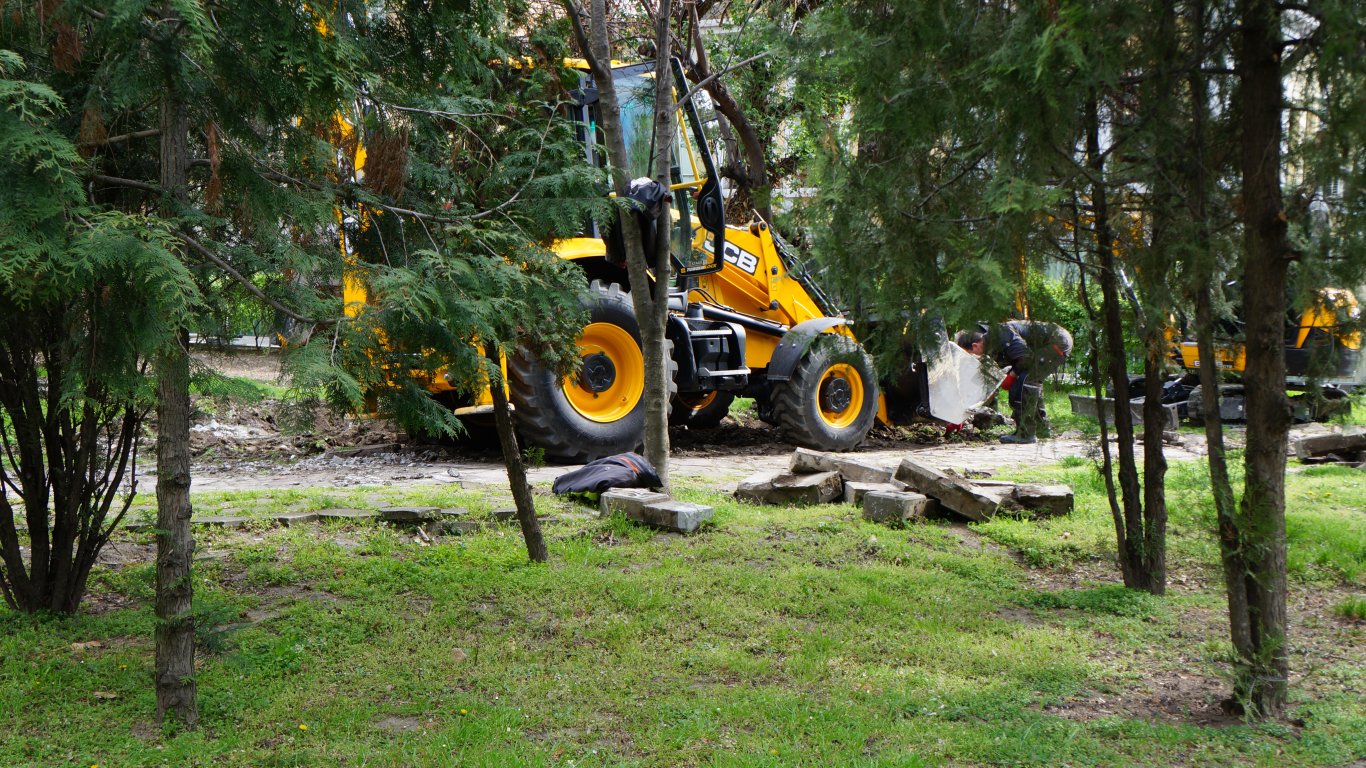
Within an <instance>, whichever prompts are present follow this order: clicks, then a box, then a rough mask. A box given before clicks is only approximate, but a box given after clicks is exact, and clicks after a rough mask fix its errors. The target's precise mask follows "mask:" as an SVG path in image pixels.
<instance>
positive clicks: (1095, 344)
mask: <svg viewBox="0 0 1366 768" xmlns="http://www.w3.org/2000/svg"><path fill="white" fill-rule="evenodd" d="M1072 231H1073V232H1077V233H1080V232H1081V222H1080V221H1078V222H1077V226H1076V227H1074V228H1073V230H1072ZM1077 237H1080V235H1079V234H1078V235H1077ZM1078 274H1079V275H1080V279H1079V280H1078V284H1077V292H1078V294H1079V295H1080V296H1081V306H1082V308H1083V309H1085V310H1086V319H1087V320H1088V321H1089V322H1090V323H1091V327H1092V328H1096V327H1097V326H1098V325H1099V324H1098V323H1097V322H1096V321H1097V317H1096V308H1095V306H1094V305H1093V304H1092V303H1091V294H1090V292H1089V291H1088V289H1087V287H1086V267H1085V266H1084V265H1083V266H1082V268H1081V269H1080V270H1079V272H1078ZM1090 337H1091V338H1090V343H1089V346H1090V348H1091V355H1090V368H1091V387H1092V389H1093V390H1094V391H1093V396H1094V398H1095V403H1096V413H1102V414H1103V413H1105V378H1104V377H1103V376H1101V374H1100V359H1101V353H1100V342H1099V341H1098V337H1097V335H1096V334H1095V333H1094V332H1093V333H1091V334H1090ZM1099 423H1100V459H1101V463H1100V476H1101V479H1103V480H1104V481H1105V500H1106V502H1107V503H1109V505H1110V519H1111V521H1113V522H1114V525H1115V551H1116V552H1117V553H1118V560H1119V570H1120V574H1121V575H1122V576H1123V577H1124V583H1125V584H1128V583H1129V578H1130V577H1129V559H1128V558H1126V557H1124V552H1125V550H1126V549H1127V548H1128V543H1127V542H1126V541H1125V528H1124V512H1123V511H1122V510H1121V509H1120V508H1119V493H1118V492H1117V490H1116V488H1115V464H1114V454H1113V453H1111V451H1110V424H1109V422H1107V421H1106V420H1105V419H1104V418H1101V419H1099Z"/></svg>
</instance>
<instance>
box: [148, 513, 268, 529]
mask: <svg viewBox="0 0 1366 768" xmlns="http://www.w3.org/2000/svg"><path fill="white" fill-rule="evenodd" d="M249 522H251V518H250V517H241V516H239V515H204V516H203V517H199V516H195V517H191V518H190V525H211V526H214V527H216V528H233V529H236V528H245V527H246V526H247V523H249ZM147 527H148V528H154V527H156V521H155V520H152V521H150V522H149V524H148V526H147Z"/></svg>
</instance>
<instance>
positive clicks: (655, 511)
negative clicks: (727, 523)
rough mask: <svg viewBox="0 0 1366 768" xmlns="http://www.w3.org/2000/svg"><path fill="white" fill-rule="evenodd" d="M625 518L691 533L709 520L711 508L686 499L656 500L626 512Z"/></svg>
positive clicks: (667, 529)
mask: <svg viewBox="0 0 1366 768" xmlns="http://www.w3.org/2000/svg"><path fill="white" fill-rule="evenodd" d="M626 516H627V518H629V519H631V520H635V521H636V522H640V523H645V524H646V525H650V526H654V527H655V528H663V529H664V530H666V531H677V532H678V533H693V532H694V531H696V530H697V529H698V528H700V527H701V526H702V524H703V523H705V522H707V521H709V520H711V517H712V508H711V507H707V506H703V505H701V504H693V503H690V502H687V501H674V500H672V499H670V500H669V501H657V502H654V503H653V504H646V505H644V506H642V507H640V509H639V511H632V512H628V513H627V515H626Z"/></svg>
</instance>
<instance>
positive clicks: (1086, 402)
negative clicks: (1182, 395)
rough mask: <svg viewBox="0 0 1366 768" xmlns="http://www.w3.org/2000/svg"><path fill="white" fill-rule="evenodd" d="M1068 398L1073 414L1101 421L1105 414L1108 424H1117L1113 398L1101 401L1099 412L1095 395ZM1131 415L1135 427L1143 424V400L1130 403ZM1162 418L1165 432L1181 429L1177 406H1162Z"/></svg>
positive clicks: (1139, 399) (1076, 395)
mask: <svg viewBox="0 0 1366 768" xmlns="http://www.w3.org/2000/svg"><path fill="white" fill-rule="evenodd" d="M1067 397H1068V399H1069V400H1070V401H1071V402H1072V413H1076V414H1080V415H1082V416H1090V417H1091V418H1093V419H1096V420H1097V421H1099V420H1100V414H1101V412H1103V413H1104V414H1105V423H1106V424H1114V423H1115V417H1114V408H1115V401H1114V399H1113V398H1109V397H1106V398H1102V399H1101V401H1100V402H1101V404H1100V408H1099V410H1097V407H1096V398H1095V397H1094V396H1093V395H1079V394H1076V393H1073V394H1071V395H1068V396H1067ZM1129 413H1131V414H1133V420H1134V421H1133V423H1134V425H1135V426H1137V425H1139V424H1142V423H1143V398H1138V399H1136V400H1130V401H1129ZM1162 416H1163V421H1162V425H1161V426H1162V428H1163V429H1164V430H1172V431H1175V430H1177V429H1178V428H1180V426H1181V415H1180V412H1179V410H1178V409H1177V407H1176V406H1175V405H1165V404H1164V405H1163V406H1162Z"/></svg>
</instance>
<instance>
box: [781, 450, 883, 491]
mask: <svg viewBox="0 0 1366 768" xmlns="http://www.w3.org/2000/svg"><path fill="white" fill-rule="evenodd" d="M788 468H789V469H790V470H791V471H792V473H793V474H796V475H811V474H816V473H819V472H838V473H840V476H841V477H843V478H844V479H845V480H846V481H853V482H856V483H888V482H891V480H892V474H893V472H892V470H890V469H887V468H886V467H875V466H873V465H872V464H864V463H863V462H861V461H854V460H853V459H845V458H841V457H839V456H835V455H833V454H829V453H821V452H820V451H813V450H811V449H809V448H798V449H797V450H795V451H793V452H792V462H791V463H790V464H789V465H788Z"/></svg>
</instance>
